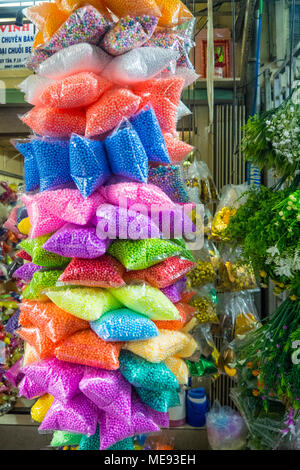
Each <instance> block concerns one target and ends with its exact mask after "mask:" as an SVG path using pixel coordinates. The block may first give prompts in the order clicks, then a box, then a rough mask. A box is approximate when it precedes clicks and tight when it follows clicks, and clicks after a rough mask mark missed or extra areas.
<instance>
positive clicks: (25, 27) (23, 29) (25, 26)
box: [22, 23, 29, 31]
mask: <svg viewBox="0 0 300 470" xmlns="http://www.w3.org/2000/svg"><path fill="white" fill-rule="evenodd" d="M22 31H29V23H26V24H23V28H22Z"/></svg>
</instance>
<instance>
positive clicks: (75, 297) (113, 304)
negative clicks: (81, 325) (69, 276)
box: [47, 287, 121, 321]
mask: <svg viewBox="0 0 300 470" xmlns="http://www.w3.org/2000/svg"><path fill="white" fill-rule="evenodd" d="M47 296H48V297H49V299H50V300H52V302H54V303H55V304H56V305H57V306H58V307H59V308H61V309H62V310H65V311H66V312H69V313H71V314H72V315H74V316H75V317H78V318H82V319H83V320H86V321H93V320H98V318H100V317H101V315H103V313H106V312H109V311H110V310H115V309H117V308H120V307H121V304H120V302H119V301H118V300H117V299H116V297H114V296H112V295H111V294H110V293H109V292H108V291H107V290H103V289H97V288H92V287H60V288H56V289H52V290H51V289H50V290H48V291H47Z"/></svg>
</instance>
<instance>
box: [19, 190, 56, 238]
mask: <svg viewBox="0 0 300 470" xmlns="http://www.w3.org/2000/svg"><path fill="white" fill-rule="evenodd" d="M21 199H22V201H23V202H24V204H25V206H26V209H27V211H28V215H29V222H30V230H29V236H30V238H37V237H41V236H44V235H48V234H49V233H52V232H55V231H56V230H58V229H60V228H61V227H62V226H63V225H64V221H63V220H62V219H60V218H59V217H57V216H56V215H55V214H53V213H51V212H49V211H48V210H47V209H44V208H41V207H40V206H39V203H38V200H37V198H35V197H34V196H33V195H29V194H23V196H22V198H21Z"/></svg>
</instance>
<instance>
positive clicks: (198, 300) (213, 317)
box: [191, 284, 219, 323]
mask: <svg viewBox="0 0 300 470" xmlns="http://www.w3.org/2000/svg"><path fill="white" fill-rule="evenodd" d="M191 305H193V306H194V307H196V308H197V313H196V314H195V317H196V318H197V320H198V322H199V323H219V319H218V315H217V308H216V306H217V294H216V291H215V289H214V286H213V284H207V285H205V286H202V287H200V288H199V289H197V291H196V293H195V295H194V297H193V298H192V301H191Z"/></svg>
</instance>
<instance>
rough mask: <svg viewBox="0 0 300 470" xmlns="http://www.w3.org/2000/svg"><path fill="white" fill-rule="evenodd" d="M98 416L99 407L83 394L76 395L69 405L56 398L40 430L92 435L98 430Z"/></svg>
mask: <svg viewBox="0 0 300 470" xmlns="http://www.w3.org/2000/svg"><path fill="white" fill-rule="evenodd" d="M97 418H98V410H97V408H96V407H95V405H94V404H93V403H91V402H90V401H88V400H87V399H86V397H85V396H84V395H82V394H81V395H77V396H76V397H74V398H73V399H72V400H70V401H69V403H68V404H67V405H66V404H64V403H61V402H60V401H58V400H54V402H53V404H52V406H51V408H50V410H49V411H48V413H47V415H46V416H45V418H44V420H43V422H42V424H41V425H40V427H39V431H40V432H44V431H68V432H72V433H78V434H86V435H88V436H91V435H93V434H95V432H96V428H97Z"/></svg>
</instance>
